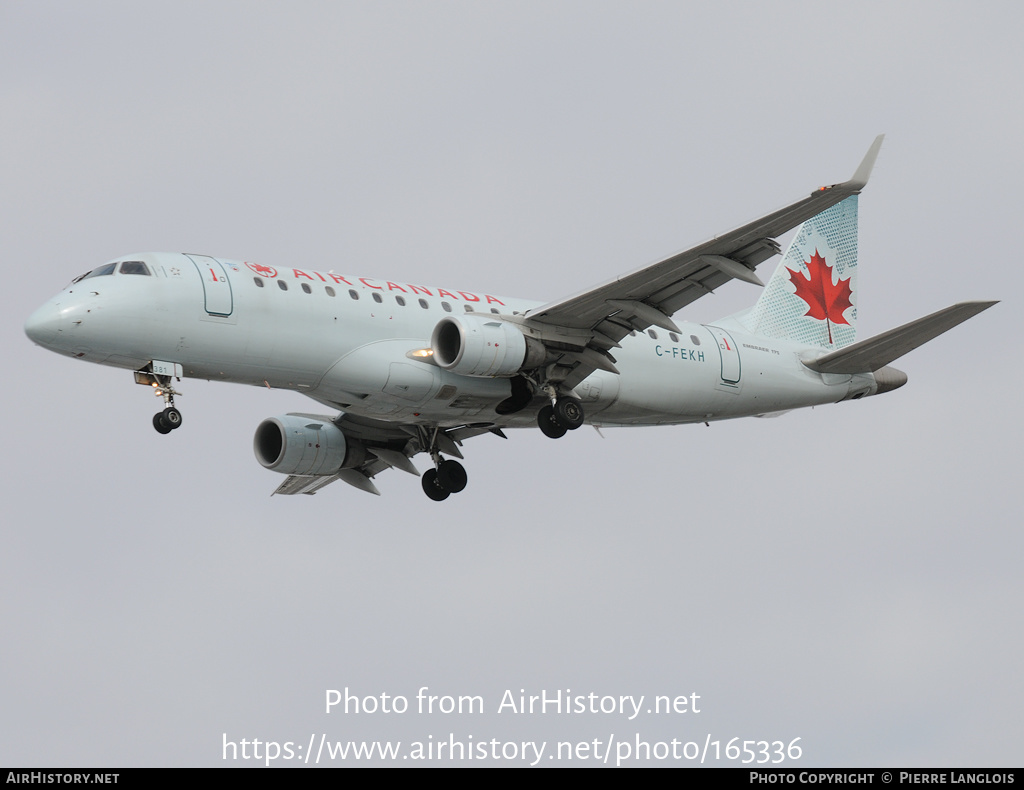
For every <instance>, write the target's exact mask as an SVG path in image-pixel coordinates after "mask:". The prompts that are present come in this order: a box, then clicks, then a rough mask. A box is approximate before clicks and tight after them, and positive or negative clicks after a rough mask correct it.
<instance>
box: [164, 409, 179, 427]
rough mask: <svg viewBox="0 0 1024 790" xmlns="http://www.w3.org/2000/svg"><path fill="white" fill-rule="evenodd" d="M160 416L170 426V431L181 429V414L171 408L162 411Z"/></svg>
mask: <svg viewBox="0 0 1024 790" xmlns="http://www.w3.org/2000/svg"><path fill="white" fill-rule="evenodd" d="M160 416H161V417H163V418H164V422H165V423H167V425H168V426H170V428H171V430H174V429H175V428H180V427H181V412H180V411H178V410H177V409H176V408H174V407H173V406H168V407H167V408H166V409H164V410H163V413H162V414H161V415H160Z"/></svg>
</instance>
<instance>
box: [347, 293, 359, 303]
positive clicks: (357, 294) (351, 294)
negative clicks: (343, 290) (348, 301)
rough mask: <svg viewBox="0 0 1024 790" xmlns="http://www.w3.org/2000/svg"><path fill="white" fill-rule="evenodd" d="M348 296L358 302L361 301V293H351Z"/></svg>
mask: <svg viewBox="0 0 1024 790" xmlns="http://www.w3.org/2000/svg"><path fill="white" fill-rule="evenodd" d="M348 295H349V296H351V297H352V298H353V299H355V300H356V301H357V302H358V301H359V291H349V292H348Z"/></svg>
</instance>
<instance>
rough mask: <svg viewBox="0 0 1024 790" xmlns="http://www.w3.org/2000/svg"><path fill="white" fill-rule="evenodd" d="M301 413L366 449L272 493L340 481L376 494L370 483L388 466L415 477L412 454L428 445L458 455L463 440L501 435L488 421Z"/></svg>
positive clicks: (313, 488)
mask: <svg viewBox="0 0 1024 790" xmlns="http://www.w3.org/2000/svg"><path fill="white" fill-rule="evenodd" d="M302 416H308V417H310V418H311V419H317V420H325V421H327V422H333V423H334V424H335V425H336V426H337V427H338V428H339V429H341V431H342V432H343V433H344V434H345V438H346V439H347V440H352V441H354V442H358V444H359V446H360V447H361V448H363V449H364V450H365V451H366V453H365V458H363V460H362V461H361V462H360V463H358V464H356V465H354V466H351V467H349V468H347V469H340V470H338V471H337V472H336V473H334V474H328V475H288V477H286V478H285V480H284V482H283V483H281V485H279V486H278V487H277V488H276V489H275V491H274V494H315V493H316V492H317V491H319V490H320V489H321V488H323V487H324V486H327V485H330V484H331V483H333V482H335V481H336V480H341V481H342V482H344V483H348V484H349V485H350V486H354V487H355V488H358V489H360V490H361V491H366V492H368V493H370V494H376V495H377V496H380V491H379V490H377V486H376V485H375V484H374V482H373V478H374V477H376V476H377V475H378V474H380V473H381V472H384V471H387V470H388V469H391V468H392V467H393V468H395V469H401V470H402V471H403V472H408V473H409V474H411V475H416V476H417V477H419V474H420V472H419V470H418V469H417V468H416V466H415V465H414V464H413V462H412V457H413V456H414V455H417V454H419V453H423V452H429V451H430V448H431V447H434V448H436V449H437V450H438V451H440V452H443V453H445V454H447V455H451V456H455V457H456V458H462V457H463V456H462V452H461V451H460V450H459V446H460V445H461V444H462V442H463V441H464V440H465V439H469V438H471V437H473V436H480V435H481V434H485V433H494V434H497V435H498V436H500V437H502V438H503V439H504V438H505V434H503V433H502V432H501V430H500V429H498V428H495V427H494V426H493V425H491V424H490V423H487V424H478V425H463V426H460V427H458V428H448V429H444V428H440V427H438V426H432V425H417V424H409V425H401V424H395V423H389V422H385V421H383V420H372V419H367V418H361V417H353V416H352V415H349V414H345V413H342V414H339V415H338V416H337V417H335V418H333V419H332V418H330V417H323V416H319V415H315V414H309V415H302Z"/></svg>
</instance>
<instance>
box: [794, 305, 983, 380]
mask: <svg viewBox="0 0 1024 790" xmlns="http://www.w3.org/2000/svg"><path fill="white" fill-rule="evenodd" d="M994 304H997V302H960V303H959V304H955V305H952V306H951V307H947V308H946V309H944V310H939V311H938V312H937V313H932V314H931V315H926V316H925V317H924V318H918V319H917V320H916V321H911V322H910V323H909V324H904V325H903V326H899V327H896V328H895V329H890V330H889V331H888V332H883V333H882V334H880V335H875V336H874V337H872V338H869V339H867V340H862V341H861V342H859V343H854V344H853V345H852V346H847V347H846V348H841V349H839V350H838V351H833V352H832V353H831V354H826V355H825V356H823V357H819V358H818V359H815V360H811V361H809V362H804V365H806V366H807V367H809V368H810V369H811V370H814V371H817V372H818V373H874V372H875V371H876V370H879V369H880V368H883V367H885V366H886V365H888V364H889V363H890V362H892V361H893V360H896V359H899V358H900V357H902V356H903V355H904V354H906V353H907V352H909V351H913V350H914V349H915V348H917V347H918V346H923V345H924V344H925V343H927V342H928V341H929V340H933V339H934V338H936V337H938V336H939V335H941V334H942V333H943V332H947V331H949V330H950V329H952V328H953V327H954V326H956V325H957V324H961V323H963V322H964V321H966V320H967V319H968V318H972V317H974V316H976V315H977V314H978V313H980V312H981V311H982V310H987V309H988V308H990V307H991V306H992V305H994Z"/></svg>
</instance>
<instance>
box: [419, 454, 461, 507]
mask: <svg viewBox="0 0 1024 790" xmlns="http://www.w3.org/2000/svg"><path fill="white" fill-rule="evenodd" d="M435 463H436V464H437V467H436V468H435V469H428V470H427V471H426V472H424V473H423V477H422V480H421V482H422V484H423V493H424V494H426V495H427V496H428V497H430V498H431V499H433V500H434V501H435V502H442V501H444V500H445V499H447V498H448V497H449V496H450V495H451V494H457V493H459V492H460V491H462V490H463V489H464V488H465V487H466V483H468V482H469V476H468V475H467V474H466V468H465V467H464V466H463V465H462V464H460V463H459V462H458V461H452V460H451V459H449V460H447V461H441V460H440V456H438V458H437V459H436V460H435Z"/></svg>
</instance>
